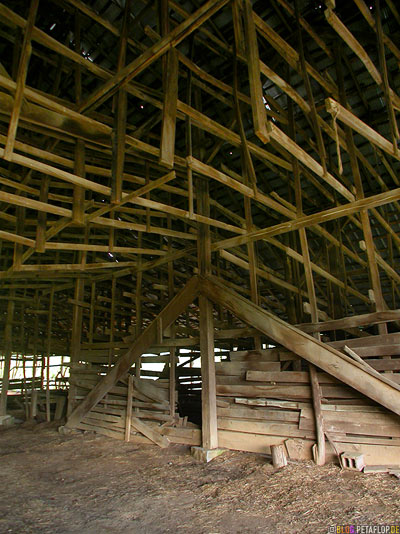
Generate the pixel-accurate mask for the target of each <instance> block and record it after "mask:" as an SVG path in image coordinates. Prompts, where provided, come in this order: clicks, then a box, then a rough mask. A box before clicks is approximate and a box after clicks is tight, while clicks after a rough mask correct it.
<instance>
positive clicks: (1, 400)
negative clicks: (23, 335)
mask: <svg viewBox="0 0 400 534" xmlns="http://www.w3.org/2000/svg"><path fill="white" fill-rule="evenodd" d="M14 296H15V290H14V289H11V290H10V299H9V301H8V304H7V317H6V324H5V327H4V371H3V381H2V387H1V395H0V415H6V413H7V393H8V386H9V381H10V367H11V354H12V324H13V318H14V309H15V300H13V297H14Z"/></svg>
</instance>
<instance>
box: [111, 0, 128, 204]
mask: <svg viewBox="0 0 400 534" xmlns="http://www.w3.org/2000/svg"><path fill="white" fill-rule="evenodd" d="M130 12H131V2H130V0H127V1H126V2H125V9H124V17H123V21H122V29H121V36H120V42H119V54H118V65H117V71H120V70H121V69H122V68H123V67H124V66H125V62H126V44H127V40H128V28H129V17H130ZM127 104H128V98H127V93H126V91H125V90H124V89H120V90H119V91H118V93H117V95H116V96H115V100H114V106H115V108H116V110H115V121H114V128H113V135H112V137H113V158H112V173H111V201H112V202H115V203H118V202H120V201H121V197H122V183H123V173H124V164H125V138H126V115H127Z"/></svg>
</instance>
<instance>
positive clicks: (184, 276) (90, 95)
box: [0, 0, 400, 465]
mask: <svg viewBox="0 0 400 534" xmlns="http://www.w3.org/2000/svg"><path fill="white" fill-rule="evenodd" d="M0 50H1V54H0V58H1V64H0V157H1V159H0V201H1V210H0V228H1V230H0V239H1V241H0V247H1V266H0V310H1V313H0V335H1V338H0V354H1V355H2V360H1V365H2V377H3V378H2V390H1V400H0V420H1V422H2V424H5V423H6V422H7V421H10V416H11V415H15V416H16V417H19V418H23V417H26V418H28V419H29V418H34V417H36V418H43V419H45V420H47V421H50V420H53V419H54V418H55V419H60V421H61V420H62V419H63V418H65V422H64V426H63V427H62V430H63V431H64V432H67V431H70V430H71V429H78V430H92V431H95V432H98V433H100V434H104V435H106V436H109V437H112V438H116V439H119V440H124V439H125V440H126V441H134V442H137V443H156V444H157V445H159V446H161V447H168V445H169V444H170V443H185V444H188V445H193V446H201V449H199V450H200V452H201V453H204V454H205V456H206V457H207V458H208V457H210V456H212V455H213V454H214V453H215V452H216V451H217V450H218V449H219V448H228V449H237V450H243V451H252V452H260V453H269V452H274V451H275V452H276V454H278V455H281V456H282V458H283V457H285V458H287V457H289V458H290V459H311V458H314V460H315V461H316V462H317V463H319V464H323V463H324V462H325V461H328V460H329V461H330V460H333V459H337V458H338V457H339V456H343V454H344V455H348V461H350V462H352V461H357V462H358V461H359V458H360V457H362V461H363V462H364V464H366V465H375V464H380V465H393V464H397V465H398V464H399V462H400V419H399V415H400V358H399V357H400V333H399V325H400V309H399V308H400V306H399V297H400V292H399V280H400V272H399V257H400V255H399V251H400V236H399V229H400V225H399V214H400V205H399V199H400V183H399V169H400V163H399V160H400V152H399V148H398V147H399V138H400V136H399V129H398V117H399V112H400V71H399V65H400V10H399V6H398V4H397V2H395V1H394V0H370V1H368V2H367V3H366V2H365V1H364V0H350V1H347V2H341V1H338V2H337V5H335V1H334V0H326V1H325V2H324V1H323V0H318V1H317V0H293V1H292V0H271V1H270V2H264V1H262V0H256V1H254V2H251V1H250V0H208V1H204V0H185V1H183V0H158V1H157V0H154V1H150V0H140V1H135V2H133V1H131V0H94V1H91V2H89V1H86V2H85V1H83V0H52V1H50V0H30V1H28V2H27V1H26V0H3V1H2V2H1V3H0ZM60 424H61V423H60ZM357 465H358V464H357Z"/></svg>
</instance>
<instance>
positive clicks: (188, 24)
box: [79, 0, 229, 112]
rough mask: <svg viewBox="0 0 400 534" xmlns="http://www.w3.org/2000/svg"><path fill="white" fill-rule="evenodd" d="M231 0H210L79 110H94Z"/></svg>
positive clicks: (110, 81) (105, 85) (112, 78)
mask: <svg viewBox="0 0 400 534" xmlns="http://www.w3.org/2000/svg"><path fill="white" fill-rule="evenodd" d="M228 2H229V0H217V1H215V0H208V2H206V3H205V4H203V5H202V6H201V7H200V8H199V9H198V10H197V11H195V12H194V13H193V14H192V15H191V16H190V17H189V18H187V19H186V20H184V21H183V22H182V23H181V24H179V25H178V26H177V27H176V28H174V29H173V30H172V31H171V32H170V33H169V34H168V35H167V36H165V37H163V38H161V39H160V40H159V41H158V42H157V43H155V44H154V45H153V46H151V47H150V48H148V49H147V50H146V51H145V52H143V54H141V55H140V56H139V57H138V58H136V59H134V60H133V61H132V62H131V63H129V64H128V65H127V66H126V67H124V68H123V69H121V70H120V71H119V72H118V73H117V74H115V75H114V76H112V77H111V78H110V79H109V80H108V81H107V82H106V83H105V84H103V85H102V86H101V87H99V88H98V89H96V90H95V91H94V92H93V93H92V94H91V95H90V96H89V97H88V98H87V99H86V100H85V101H84V102H83V103H82V104H81V105H80V106H79V112H86V111H88V110H93V109H95V108H96V107H98V106H99V105H100V104H102V103H103V102H104V101H105V100H106V99H107V98H110V97H111V96H112V95H113V94H114V93H115V92H116V91H118V89H120V88H122V87H123V86H124V85H126V84H127V83H129V82H130V81H131V80H132V79H133V78H134V77H135V76H137V75H138V74H140V73H141V72H142V71H143V70H144V69H146V68H147V67H149V66H150V65H151V64H152V63H154V61H156V60H157V59H158V58H159V57H161V56H162V55H163V54H165V53H166V52H167V51H168V50H170V48H172V47H175V46H177V45H178V44H179V43H180V42H181V41H183V40H184V39H185V38H186V37H188V35H190V34H191V33H192V32H193V31H195V30H196V29H197V28H198V27H199V26H201V25H202V24H203V23H204V22H205V21H206V20H208V19H209V18H210V17H211V16H212V15H214V14H215V13H216V12H217V11H219V10H220V9H221V8H222V7H224V6H225V5H226V4H227V3H228Z"/></svg>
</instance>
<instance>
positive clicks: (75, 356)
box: [67, 278, 84, 415]
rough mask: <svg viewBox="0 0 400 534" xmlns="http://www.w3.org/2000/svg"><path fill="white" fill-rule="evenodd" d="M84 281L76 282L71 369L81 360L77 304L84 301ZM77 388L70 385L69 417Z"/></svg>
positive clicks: (80, 331)
mask: <svg viewBox="0 0 400 534" xmlns="http://www.w3.org/2000/svg"><path fill="white" fill-rule="evenodd" d="M83 293H84V281H83V279H82V278H77V279H76V281H75V292H74V300H75V304H73V309H72V332H71V348H70V359H71V361H70V369H71V370H72V369H73V368H74V364H76V362H77V361H78V360H79V355H80V350H81V334H82V307H81V306H79V304H77V301H82V300H83ZM75 395H76V386H74V385H73V384H70V387H69V391H68V408H67V414H68V415H69V414H70V413H71V412H72V410H73V409H74V405H75Z"/></svg>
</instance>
